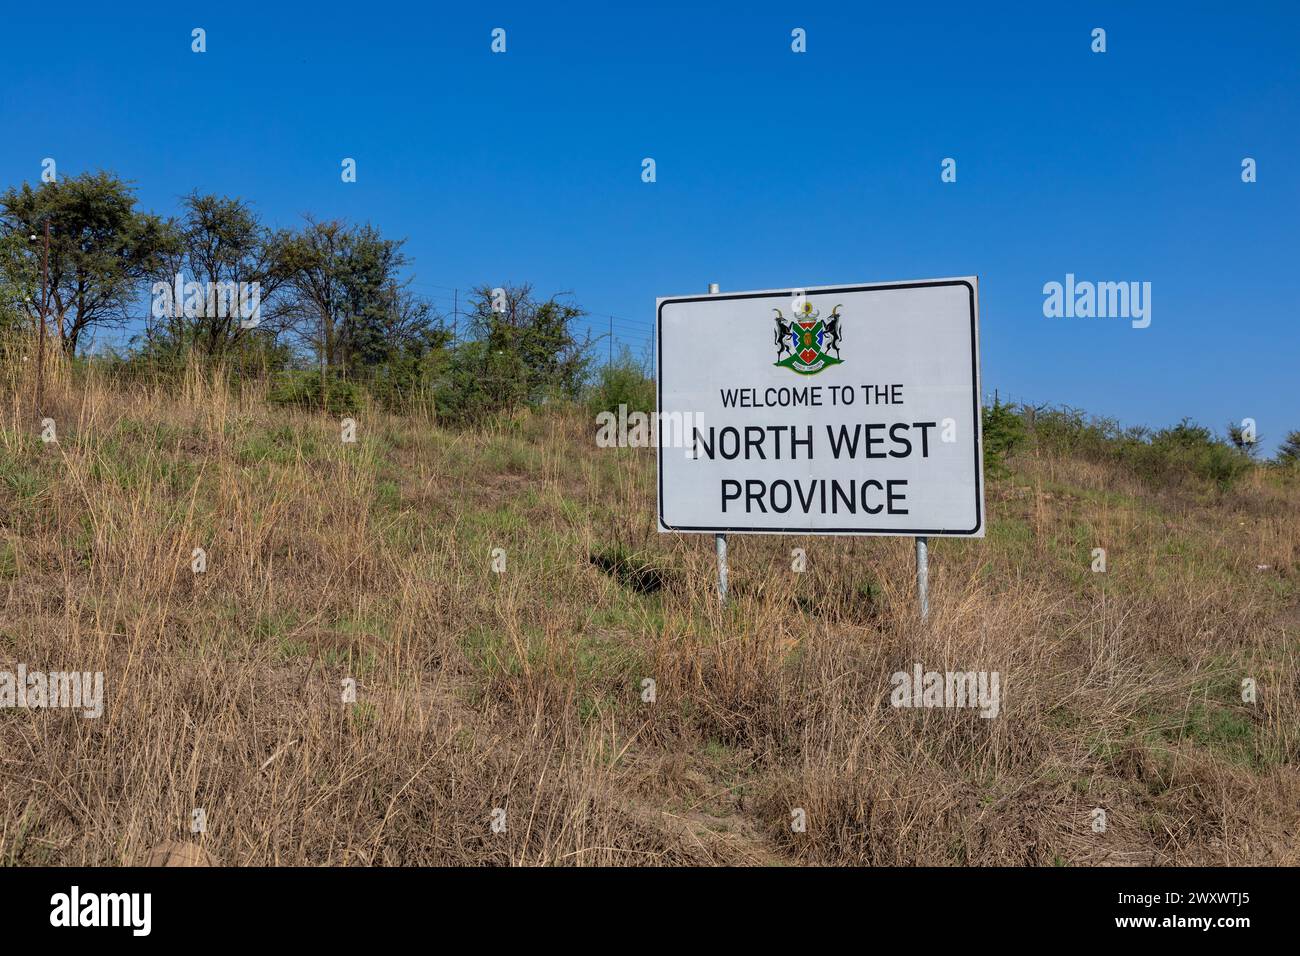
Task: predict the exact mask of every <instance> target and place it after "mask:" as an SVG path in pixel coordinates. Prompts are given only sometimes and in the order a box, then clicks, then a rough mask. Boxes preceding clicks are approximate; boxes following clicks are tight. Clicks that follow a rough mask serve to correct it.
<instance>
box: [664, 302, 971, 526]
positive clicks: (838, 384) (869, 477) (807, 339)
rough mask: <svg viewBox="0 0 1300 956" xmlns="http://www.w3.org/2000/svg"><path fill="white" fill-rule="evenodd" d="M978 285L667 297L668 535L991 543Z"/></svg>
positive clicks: (666, 483)
mask: <svg viewBox="0 0 1300 956" xmlns="http://www.w3.org/2000/svg"><path fill="white" fill-rule="evenodd" d="M977 288H978V284H977V280H976V279H975V278H974V277H970V278H960V279H934V280H928V281H923V282H895V283H880V284H873V285H855V286H835V287H825V288H816V289H804V290H791V289H782V290H775V291H767V292H741V293H723V294H720V295H694V296H680V297H673V298H664V299H659V300H658V302H657V306H658V308H657V320H656V323H655V336H656V348H657V375H658V378H657V381H658V396H659V408H658V411H659V419H658V426H657V427H658V435H657V438H658V444H659V529H660V530H661V531H698V532H745V531H753V532H769V533H786V534H809V533H820V534H896V535H966V536H974V537H983V535H984V499H983V468H982V464H983V459H982V439H981V434H980V398H979V328H978V321H979V319H978V301H977V300H978V294H977Z"/></svg>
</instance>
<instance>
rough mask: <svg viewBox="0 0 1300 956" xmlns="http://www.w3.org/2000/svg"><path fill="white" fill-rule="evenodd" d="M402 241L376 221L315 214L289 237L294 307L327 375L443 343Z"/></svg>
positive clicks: (285, 249) (284, 252) (285, 252)
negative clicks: (409, 271) (354, 222)
mask: <svg viewBox="0 0 1300 956" xmlns="http://www.w3.org/2000/svg"><path fill="white" fill-rule="evenodd" d="M402 245H403V240H394V239H386V238H384V237H383V235H382V234H381V233H380V232H379V230H378V229H376V228H374V227H373V226H370V225H366V226H351V225H349V224H347V223H345V222H343V221H342V220H323V221H322V220H316V219H312V218H308V220H307V225H306V227H305V228H304V229H303V230H302V232H300V233H298V234H297V235H294V236H291V237H288V238H286V239H285V240H284V242H283V245H282V246H281V250H280V254H281V260H280V261H281V263H282V266H283V268H284V269H285V274H286V276H287V277H288V285H289V287H290V288H291V289H292V294H293V300H292V303H291V304H290V305H289V306H288V307H287V311H288V312H290V313H291V314H292V315H294V316H295V317H296V319H297V322H298V328H299V333H300V335H301V337H302V340H303V341H304V342H307V343H308V344H309V345H310V347H311V348H312V349H313V350H314V351H315V352H316V356H317V360H318V362H319V364H320V368H321V371H322V373H324V372H325V371H326V370H328V369H340V370H344V371H347V372H350V373H356V372H360V371H362V370H367V369H373V368H375V367H377V366H379V365H382V364H383V363H385V362H389V361H392V360H393V359H394V358H395V357H397V356H398V355H408V356H409V354H410V352H411V350H412V349H414V350H416V351H417V352H418V351H421V350H423V349H426V348H429V347H433V346H435V345H437V344H438V343H439V342H440V341H442V339H443V336H442V334H441V332H440V329H439V325H438V323H437V317H436V316H435V315H434V313H433V310H432V308H431V307H430V306H429V304H428V303H427V302H426V301H424V300H423V299H421V298H420V297H419V296H417V295H415V294H414V293H412V292H411V291H410V288H409V285H410V279H409V278H404V277H403V274H402V273H403V271H404V270H405V268H406V267H407V266H408V265H409V260H408V259H407V257H406V256H405V255H404V254H403V252H402Z"/></svg>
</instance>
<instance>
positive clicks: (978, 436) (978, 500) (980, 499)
mask: <svg viewBox="0 0 1300 956" xmlns="http://www.w3.org/2000/svg"><path fill="white" fill-rule="evenodd" d="M974 278H975V281H976V282H979V277H978V276H975V277H974ZM952 285H964V286H965V287H966V291H967V292H968V293H969V295H970V300H969V301H970V361H971V392H972V394H971V414H972V416H973V420H974V422H975V455H974V457H975V527H973V528H971V529H970V530H968V531H962V530H956V531H954V530H952V529H946V528H919V529H912V528H735V527H720V526H714V525H670V524H668V522H666V521H665V520H664V442H663V437H664V435H663V428H664V424H663V412H664V405H663V357H664V355H663V349H664V342H663V309H664V306H666V305H676V304H678V303H682V302H718V301H722V300H727V299H772V298H777V297H786V296H789V295H790V294H791V293H792V292H793V291H795V290H796V289H797V288H798V287H791V288H789V289H780V290H777V291H775V292H732V293H717V294H712V295H692V296H670V297H668V298H664V299H660V300H659V304H658V306H657V307H656V308H655V354H656V361H655V408H656V410H657V411H658V422H657V425H658V432H659V436H658V437H659V441H658V446H659V447H658V455H657V458H656V464H657V465H658V474H657V475H656V478H657V479H658V481H657V483H658V486H659V500H658V501H657V502H656V505H657V507H656V510H657V511H658V518H659V530H660V531H662V532H669V531H681V532H697V531H698V532H713V533H715V534H842V535H862V536H867V535H899V536H902V537H916V538H920V537H929V536H930V535H934V536H936V537H971V536H973V535H977V534H979V532H980V531H981V530H982V529H983V527H984V511H983V504H984V469H983V467H982V466H983V462H981V461H980V451H981V449H982V448H983V447H984V425H983V422H982V421H981V419H980V376H979V335H978V319H977V316H976V308H977V306H976V294H975V286H974V285H973V284H972V283H971V282H969V281H967V280H966V279H937V280H930V281H921V282H887V283H880V284H867V285H849V286H824V287H815V288H806V289H802V290H801V291H803V292H804V293H805V294H806V295H833V294H836V293H840V292H887V291H889V290H891V289H927V288H934V287H936V286H952Z"/></svg>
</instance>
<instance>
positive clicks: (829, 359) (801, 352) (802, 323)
mask: <svg viewBox="0 0 1300 956" xmlns="http://www.w3.org/2000/svg"><path fill="white" fill-rule="evenodd" d="M841 308H842V306H838V305H837V306H836V307H835V308H833V309H831V314H830V315H829V316H827V317H826V318H825V319H823V318H822V317H821V313H820V312H818V311H816V310H814V309H813V305H812V303H811V302H804V303H803V305H802V306H801V307H800V308H797V309H796V310H795V314H794V315H793V316H792V317H791V318H790V320H789V321H786V318H785V316H783V315H782V314H781V310H780V309H773V310H772V311H773V312H775V313H776V329H775V331H774V333H773V342H772V344H773V345H775V346H776V361H775V362H774V363H773V364H774V365H780V366H782V367H783V368H788V369H791V370H792V371H795V372H798V373H799V374H800V375H815V374H816V373H818V372H820V371H821V370H822V369H824V368H827V367H829V366H831V365H839V364H840V363H841V362H843V361H844V360H843V359H841V358H840V338H841V331H840V309H841ZM831 352H834V353H835V354H834V355H831V354H830V353H831ZM787 353H788V354H787Z"/></svg>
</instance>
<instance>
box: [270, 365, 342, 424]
mask: <svg viewBox="0 0 1300 956" xmlns="http://www.w3.org/2000/svg"><path fill="white" fill-rule="evenodd" d="M364 397H365V390H364V389H363V388H362V387H361V386H360V385H359V384H358V383H356V382H353V381H350V380H348V379H344V378H341V377H339V376H337V375H328V376H326V379H325V408H326V410H327V411H328V412H329V413H330V414H331V415H348V414H353V413H355V412H357V411H359V410H360V409H361V406H362V404H363V401H364ZM267 400H268V401H270V403H271V404H272V405H290V406H295V407H298V408H317V409H318V408H320V407H321V376H320V372H319V371H317V370H311V371H288V372H280V373H278V374H277V375H276V378H275V381H274V383H273V384H272V385H271V389H270V391H269V392H268V393H267Z"/></svg>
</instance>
